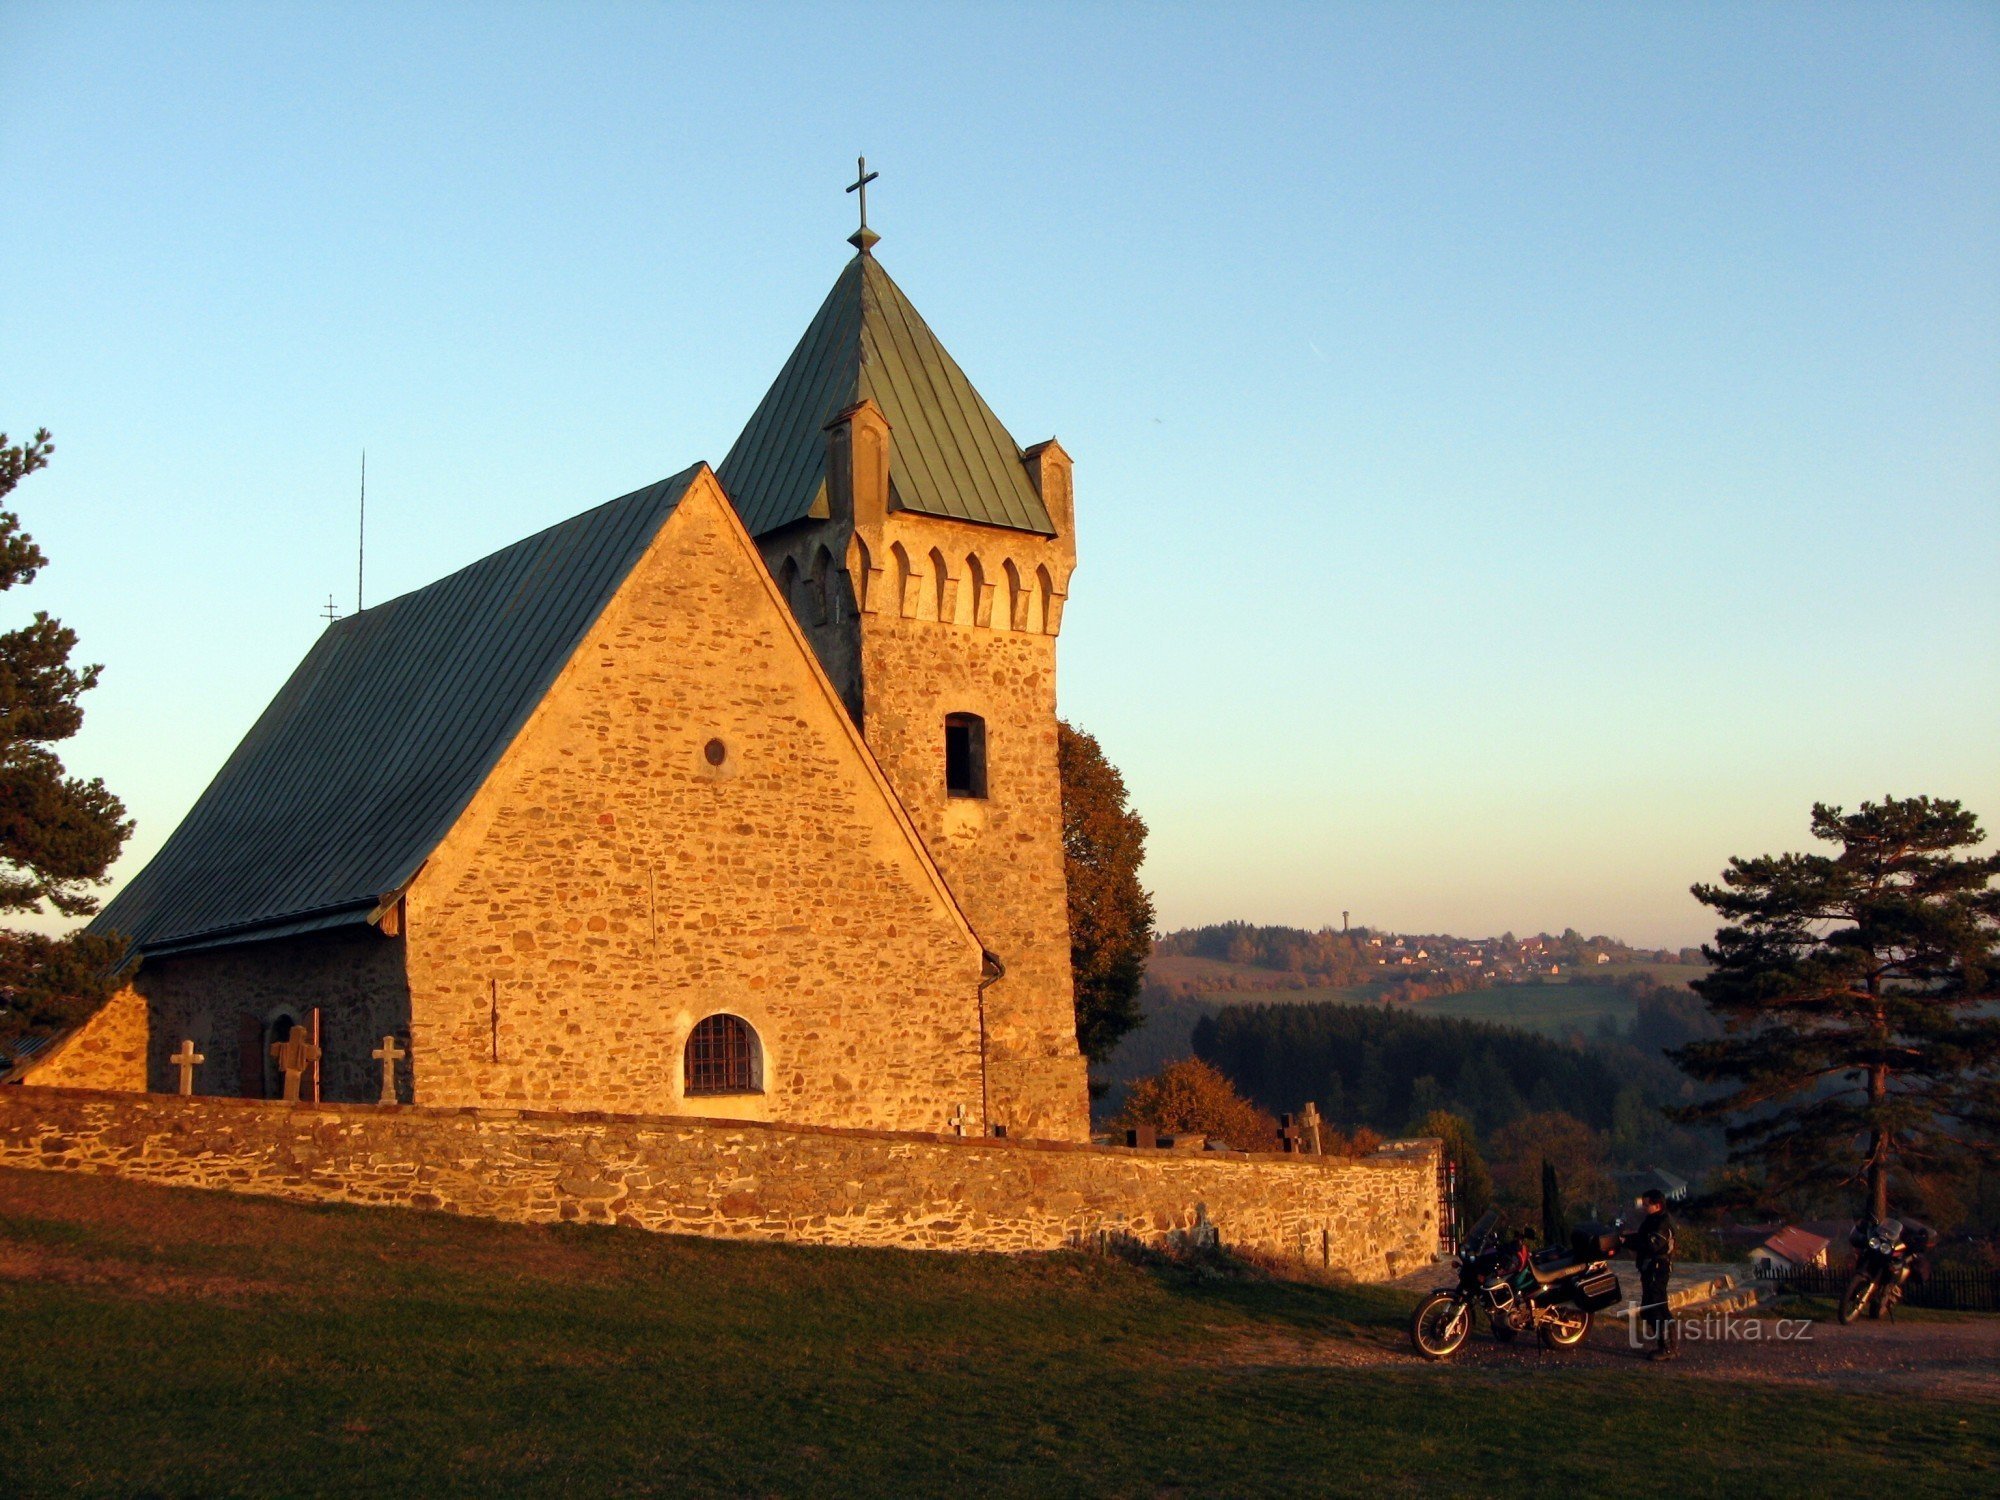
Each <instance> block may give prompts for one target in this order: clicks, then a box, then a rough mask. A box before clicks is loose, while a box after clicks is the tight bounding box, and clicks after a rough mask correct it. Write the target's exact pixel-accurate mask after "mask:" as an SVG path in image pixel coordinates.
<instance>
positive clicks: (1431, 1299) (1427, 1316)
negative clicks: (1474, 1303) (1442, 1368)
mask: <svg viewBox="0 0 2000 1500" xmlns="http://www.w3.org/2000/svg"><path fill="white" fill-rule="evenodd" d="M1471 1332H1472V1308H1471V1305H1470V1304H1468V1303H1465V1302H1462V1301H1460V1300H1459V1297H1458V1294H1457V1293H1455V1292H1442V1291H1441V1292H1432V1293H1431V1294H1430V1295H1429V1296H1428V1297H1426V1298H1424V1300H1423V1301H1421V1302H1419V1303H1418V1304H1417V1310H1416V1312H1415V1314H1414V1315H1412V1317H1411V1318H1410V1342H1411V1343H1412V1344H1414V1345H1416V1348H1417V1353H1419V1354H1421V1355H1422V1356H1423V1357H1424V1358H1425V1359H1449V1358H1451V1356H1452V1355H1454V1354H1456V1353H1458V1351H1459V1348H1460V1346H1461V1345H1463V1344H1464V1343H1465V1339H1466V1335H1468V1334H1469V1333H1471Z"/></svg>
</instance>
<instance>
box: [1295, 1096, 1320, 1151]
mask: <svg viewBox="0 0 2000 1500" xmlns="http://www.w3.org/2000/svg"><path fill="white" fill-rule="evenodd" d="M1299 1124H1300V1125H1301V1126H1302V1127H1304V1129H1305V1140H1306V1144H1307V1145H1308V1146H1309V1147H1310V1148H1311V1150H1312V1154H1313V1155H1314V1156H1322V1155H1324V1154H1325V1152H1326V1148H1325V1147H1324V1146H1322V1145H1321V1144H1320V1134H1319V1106H1318V1105H1317V1104H1315V1103H1313V1102H1312V1100H1310V1099H1308V1100H1306V1107H1305V1108H1304V1109H1302V1110H1300V1111H1299Z"/></svg>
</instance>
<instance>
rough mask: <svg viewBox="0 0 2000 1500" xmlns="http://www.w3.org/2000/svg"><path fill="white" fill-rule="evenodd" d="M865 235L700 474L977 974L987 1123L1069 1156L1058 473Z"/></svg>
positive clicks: (1058, 451)
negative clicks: (862, 754)
mask: <svg viewBox="0 0 2000 1500" xmlns="http://www.w3.org/2000/svg"><path fill="white" fill-rule="evenodd" d="M876 240H877V237H876V235H875V234H874V232H873V231H871V230H870V229H869V228H868V227H867V216H866V209H865V206H864V209H863V214H862V227H861V230H860V231H859V232H858V233H857V234H855V235H854V236H853V237H852V243H853V244H854V245H855V247H856V250H857V252H858V253H857V254H856V255H855V256H854V258H853V259H852V260H850V261H849V262H848V263H847V265H846V267H845V268H844V269H843V270H842V271H841V273H840V277H839V279H838V280H837V281H835V283H834V285H833V290H832V291H831V292H830V293H829V294H828V295H827V298H826V300H825V302H824V303H822V304H821V306H820V309H819V312H818V313H817V314H816V315H815V316H814V318H813V320H812V323H811V325H810V326H809V327H808V328H807V329H806V332H805V336H804V337H803V338H802V339H800V340H799V344H798V347H797V348H796V349H794V350H793V351H792V355H791V358H790V359H788V360H787V361H786V362H785V365H784V368H783V369H782V370H781V371H780V372H779V374H778V378H777V380H776V381H775V382H774V383H773V384H772V386H771V388H770V390H769V392H768V393H767V394H766V395H765V397H764V399H763V401H762V402H761V403H760V404H759V405H758V407H757V410H756V413H755V414H754V415H753V416H752V417H751V418H750V421H749V424H748V425H747V426H746V427H745V428H744V429H743V433H742V435H741V436H740V437H739V438H738V439H737V440H736V443H735V446H734V447H732V448H731V449H730V451H729V456H728V457H727V458H726V459H724V460H723V463H722V467H721V469H720V471H719V477H720V478H721V480H722V484H723V487H724V488H725V490H727V492H728V494H729V496H730V498H731V500H732V501H734V503H735V505H736V508H737V511H738V513H739V514H740V515H741V517H742V519H743V522H744V524H745V526H746V527H747V528H748V529H749V531H750V532H751V534H752V535H753V536H755V537H756V538H757V541H758V545H759V547H760V548H761V549H762V551H763V554H764V558H765V561H766V562H767V563H768V564H769V566H770V569H771V572H772V575H773V576H774V577H775V578H776V579H777V580H778V583H779V586H780V588H781V589H782V590H783V591H784V593H785V596H786V597H787V598H788V599H789V600H790V601H791V604H792V610H793V613H794V614H795V615H796V616H797V618H798V621H799V623H800V625H801V626H802V627H803V628H804V630H805V633H806V635H807V637H808V638H809V639H810V640H811V642H812V644H813V648H814V650H815V651H816V652H817V653H818V655H819V658H820V661H821V663H822V664H823V665H824V667H825V668H826V670H827V673H828V675H829V676H830V677H831V678H832V679H833V681H834V683H835V684H836V686H837V687H838V688H839V690H840V692H841V694H842V696H843V697H844V698H845V699H846V702H847V705H848V709H849V712H850V713H852V714H853V716H854V719H855V722H856V723H857V724H858V725H859V726H860V727H861V730H862V733H863V735H864V737H865V738H866V740H867V742H868V745H869V748H870V749H871V750H872V751H873V752H874V754H875V757H876V759H877V760H878V761H879V762H880V764H881V766H882V769H883V770H884V772H885V773H886V774H887V775H888V778H889V781H890V783H891V785H892V786H893V787H894V788H895V790H896V792H897V794H898V796H899V797H900V798H901V799H902V801H903V804H904V806H905V807H906V808H907V809H908V810H909V813H910V816H911V817H912V818H913V819H914V820H915V822H916V825H917V828H918V830H919V832H920V833H921V834H922V836H923V838H924V840H925V842H926V844H927V845H928V846H929V848H930V851H931V856H932V858H933V859H934V860H935V861H936V863H937V865H938V867H939V868H940V870H941V871H942V872H943V874H944V877H945V880H946V882H947V883H948V884H949V886H950V887H951V890H952V892H953V894H954V895H955V896H956V898H957V899H958V902H959V904H960V906H961V908H962V909H963V911H964V912H965V914H966V917H967V919H968V920H969V921H970V922H971V924H972V927H973V930H974V931H975V932H976V933H977V934H978V935H979V937H980V939H981V941H982V943H983V944H984V945H985V947H986V948H987V950H988V952H989V954H990V955H991V958H990V960H989V963H988V983H987V984H986V987H985V989H984V991H983V1026H984V1033H985V1034H984V1042H983V1049H984V1058H983V1076H984V1084H985V1110H986V1116H987V1122H988V1124H989V1125H996V1126H1005V1127H1006V1129H1007V1133H1008V1134H1009V1135H1013V1136H1034V1137H1039V1138H1044V1139H1059V1140H1081V1139H1085V1138H1087V1136H1088V1133H1089V1098H1088V1090H1087V1085H1086V1077H1085V1068H1084V1062H1083V1059H1082V1056H1081V1055H1080V1053H1079V1052H1078V1050H1077V1042H1076V1017H1075V1008H1074V1000H1073V995H1072V989H1071V983H1070V966H1069V965H1070V957H1069V921H1068V913H1067V902H1066V893H1065V892H1066V888H1065V878H1064V870H1063V842H1062V793H1061V787H1060V783H1059V781H1058V776H1057V768H1056V682H1055V676H1056V673H1055V669H1056V636H1057V633H1058V631H1059V630H1060V628H1061V625H1062V610H1063V602H1064V600H1065V598H1066V597H1067V594H1068V589H1069V579H1070V573H1071V571H1072V569H1073V568H1074V567H1075V565H1076V546H1075V536H1074V529H1073V527H1072V522H1071V518H1072V508H1071V498H1070V460H1069V456H1068V455H1067V454H1066V453H1064V452H1063V450H1062V448H1061V446H1060V445H1059V444H1057V443H1056V442H1055V441H1054V440H1053V439H1051V440H1050V441H1048V442H1044V443H1038V444H1036V445H1035V446H1034V447H1032V448H1029V449H1026V450H1023V449H1021V448H1020V447H1019V446H1017V445H1016V444H1015V442H1014V440H1013V438H1012V437H1011V436H1009V434H1008V432H1007V429H1006V428H1005V427H1003V426H1002V425H1001V424H1000V420H999V418H997V417H996V416H994V414H993V412H992V409H991V408H989V407H988V406H987V404H986V402H985V401H984V400H982V399H981V398H980V395H979V393H978V392H977V391H976V390H974V389H973V387H972V383H971V382H970V381H969V380H967V379H966V377H965V374H964V372H963V371H962V370H960V369H959V367H958V363H957V361H955V360H954V359H953V358H952V357H951V355H950V354H948V353H947V352H946V351H945V348H944V346H943V345H942V344H941V343H939V342H938V339H937V337H936V335H935V334H933V333H932V332H931V330H930V328H929V326H928V325H927V324H926V323H925V322H924V320H923V319H922V318H921V317H920V316H919V315H918V313H917V310H916V309H915V308H914V307H913V306H911V304H910V301H909V299H908V298H907V297H905V296H904V295H903V292H902V290H901V288H899V287H898V286H897V285H896V283H895V282H894V281H892V280H890V278H889V274H888V272H886V271H885V270H883V269H882V266H881V264H880V263H879V262H878V261H877V260H876V258H875V255H874V253H873V251H874V246H875V244H876ZM827 916H828V920H830V921H837V920H838V917H839V913H838V912H837V911H829V912H828V914H827Z"/></svg>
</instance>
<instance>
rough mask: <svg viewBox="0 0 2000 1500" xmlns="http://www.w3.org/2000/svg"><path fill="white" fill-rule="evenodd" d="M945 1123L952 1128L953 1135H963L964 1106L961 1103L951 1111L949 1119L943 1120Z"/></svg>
mask: <svg viewBox="0 0 2000 1500" xmlns="http://www.w3.org/2000/svg"><path fill="white" fill-rule="evenodd" d="M945 1124H947V1125H949V1126H950V1127H951V1128H952V1133H953V1134H954V1135H958V1136H961V1137H962V1136H964V1134H965V1106H964V1105H963V1104H961V1105H959V1107H958V1108H957V1109H955V1110H953V1111H952V1114H951V1118H950V1119H949V1120H946V1121H945Z"/></svg>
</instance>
